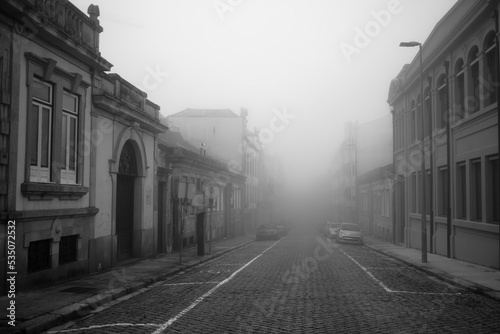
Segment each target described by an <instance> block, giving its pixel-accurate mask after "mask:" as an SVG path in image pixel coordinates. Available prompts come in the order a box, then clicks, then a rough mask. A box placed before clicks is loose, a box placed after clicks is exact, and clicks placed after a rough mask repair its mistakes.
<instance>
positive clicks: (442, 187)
mask: <svg viewBox="0 0 500 334" xmlns="http://www.w3.org/2000/svg"><path fill="white" fill-rule="evenodd" d="M437 186H438V198H437V200H438V208H437V209H438V211H437V214H438V216H441V217H447V216H448V168H447V167H441V168H439V170H438V175H437Z"/></svg>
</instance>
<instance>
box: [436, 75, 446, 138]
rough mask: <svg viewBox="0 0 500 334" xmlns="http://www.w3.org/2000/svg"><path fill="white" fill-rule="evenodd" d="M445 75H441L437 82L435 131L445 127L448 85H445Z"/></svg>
mask: <svg viewBox="0 0 500 334" xmlns="http://www.w3.org/2000/svg"><path fill="white" fill-rule="evenodd" d="M446 81H447V80H446V75H444V74H441V76H440V77H439V78H438V81H437V91H438V99H437V108H436V129H442V128H444V126H445V119H444V118H445V115H446V109H447V108H448V85H447V84H446Z"/></svg>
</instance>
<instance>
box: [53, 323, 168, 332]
mask: <svg viewBox="0 0 500 334" xmlns="http://www.w3.org/2000/svg"><path fill="white" fill-rule="evenodd" d="M105 327H160V325H159V324H131V323H126V322H120V323H117V324H107V325H94V326H89V327H85V328H74V329H64V330H60V331H48V332H47V333H69V332H77V331H84V330H92V329H99V328H105Z"/></svg>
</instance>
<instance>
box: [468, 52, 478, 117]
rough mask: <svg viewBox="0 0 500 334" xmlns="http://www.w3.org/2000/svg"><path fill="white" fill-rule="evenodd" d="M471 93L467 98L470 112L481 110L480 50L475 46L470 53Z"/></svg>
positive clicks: (469, 83)
mask: <svg viewBox="0 0 500 334" xmlns="http://www.w3.org/2000/svg"><path fill="white" fill-rule="evenodd" d="M467 60H468V62H469V66H470V67H469V78H468V87H469V91H468V92H467V93H468V96H467V106H468V109H469V111H470V112H472V113H473V112H476V111H478V110H479V49H478V48H477V46H474V47H473V48H472V50H470V52H469V57H468V59H467Z"/></svg>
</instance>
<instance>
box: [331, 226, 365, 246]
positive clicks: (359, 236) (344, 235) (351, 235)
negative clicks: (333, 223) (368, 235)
mask: <svg viewBox="0 0 500 334" xmlns="http://www.w3.org/2000/svg"><path fill="white" fill-rule="evenodd" d="M337 242H338V243H340V242H346V243H355V244H360V245H362V244H363V230H362V229H361V227H359V225H358V224H351V223H342V224H341V225H340V229H339V234H338V235H337Z"/></svg>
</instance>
